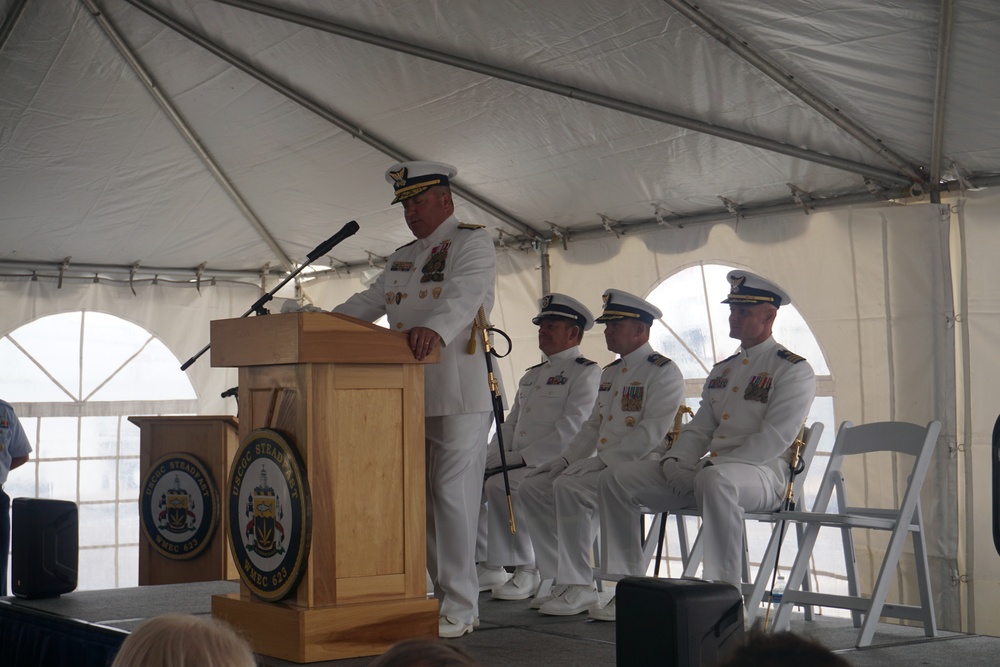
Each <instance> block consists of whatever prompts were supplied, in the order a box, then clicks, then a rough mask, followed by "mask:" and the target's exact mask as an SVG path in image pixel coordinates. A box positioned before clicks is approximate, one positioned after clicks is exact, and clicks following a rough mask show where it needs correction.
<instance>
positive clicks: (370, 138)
mask: <svg viewBox="0 0 1000 667" xmlns="http://www.w3.org/2000/svg"><path fill="white" fill-rule="evenodd" d="M84 1H87V0H84ZM126 2H128V3H129V4H131V5H132V6H134V7H136V8H138V9H140V10H142V11H143V12H145V13H146V14H148V15H149V16H151V17H153V18H154V19H156V20H157V21H159V22H160V23H162V24H163V25H164V26H166V27H167V28H170V29H171V30H173V31H174V32H176V33H178V34H179V35H181V36H183V37H185V38H187V39H188V40H190V41H192V42H194V43H195V44H197V45H198V46H200V47H202V48H203V49H205V50H206V51H208V52H210V53H212V54H213V55H215V56H216V57H218V58H220V59H222V60H224V61H225V62H227V63H229V64H230V65H232V66H233V67H235V68H237V69H239V70H240V71H242V72H244V73H245V74H248V75H250V76H252V77H253V78H255V79H256V80H257V81H259V82H260V83H262V84H264V85H265V86H268V87H269V88H271V89H272V90H274V91H276V92H277V93H279V94H281V95H283V96H285V97H286V98H288V99H290V100H292V101H293V102H295V103H297V104H299V105H301V106H302V107H305V108H306V109H308V110H309V111H312V112H313V113H314V114H316V115H317V116H319V117H320V118H322V119H323V120H325V121H327V122H329V123H331V124H333V125H335V126H337V127H338V128H340V129H341V130H343V131H344V132H346V133H347V134H349V135H351V136H352V137H354V138H355V139H357V140H359V141H361V142H363V143H365V144H367V145H368V146H371V147H372V148H374V149H375V150H377V151H379V152H380V153H382V154H383V155H387V156H389V157H391V158H392V159H393V160H398V161H400V162H405V161H408V160H413V159H415V158H413V157H411V156H409V155H407V154H406V153H405V152H403V151H401V150H400V149H398V148H396V147H395V146H392V145H391V144H389V143H388V142H386V141H384V140H382V139H380V138H378V137H377V136H376V135H374V134H372V133H371V132H368V131H366V130H364V129H362V128H361V127H360V126H358V125H357V124H355V123H353V122H351V121H350V120H348V119H347V118H344V117H343V116H341V115H339V114H337V113H335V112H334V111H333V110H331V109H328V108H327V107H325V106H323V105H322V104H320V103H319V102H317V101H316V100H314V99H312V98H311V97H309V96H308V95H306V94H305V93H302V92H300V91H298V90H296V89H294V88H292V87H291V86H289V85H287V84H286V83H284V82H282V81H279V80H278V79H277V78H276V77H274V76H272V75H271V74H268V73H267V72H264V71H263V70H261V69H260V68H259V67H256V66H255V65H252V64H250V63H248V62H246V61H245V60H243V59H241V58H240V57H238V56H237V55H235V54H234V53H232V52H230V51H229V50H227V49H225V48H223V47H222V46H220V45H219V44H217V43H215V42H214V41H212V40H211V39H209V38H208V37H205V36H204V35H202V34H200V33H199V32H197V31H195V30H194V29H193V28H190V27H189V26H187V25H185V24H183V23H181V22H180V21H179V20H177V19H175V18H173V17H171V16H169V15H167V14H166V13H164V12H163V11H162V10H160V9H158V8H156V7H153V6H151V5H149V4H148V3H147V2H145V0H126ZM451 189H452V190H453V191H454V192H455V193H457V194H458V195H459V196H461V197H462V198H463V199H465V200H466V201H468V202H469V203H471V204H472V205H474V206H475V207H477V208H479V209H481V210H483V211H485V212H487V213H489V214H490V215H492V216H493V217H495V218H497V219H498V220H500V221H502V222H503V223H505V224H507V225H509V226H511V227H512V228H514V229H515V230H517V231H518V232H521V233H523V234H527V235H528V236H530V237H531V238H535V237H536V236H538V235H539V232H538V230H536V229H534V228H532V227H531V226H530V225H529V224H528V223H526V222H524V221H523V220H519V219H518V218H516V217H515V216H513V215H511V214H510V213H509V212H507V211H505V210H504V209H502V208H501V207H499V206H497V205H496V204H494V203H492V202H490V201H489V200H487V199H485V198H484V197H481V196H480V195H477V194H476V193H475V192H472V191H471V190H468V189H466V188H464V187H462V186H461V185H459V184H457V183H452V184H451ZM289 270H291V269H289Z"/></svg>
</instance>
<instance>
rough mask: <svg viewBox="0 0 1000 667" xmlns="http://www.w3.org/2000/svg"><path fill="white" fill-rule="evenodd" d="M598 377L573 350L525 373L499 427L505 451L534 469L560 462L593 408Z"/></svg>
mask: <svg viewBox="0 0 1000 667" xmlns="http://www.w3.org/2000/svg"><path fill="white" fill-rule="evenodd" d="M600 375H601V369H600V367H599V366H598V365H597V363H596V362H593V361H590V360H588V359H585V358H584V357H582V356H580V348H579V347H577V346H574V347H571V348H569V349H567V350H563V351H562V352H557V353H556V354H553V355H552V356H551V357H548V358H547V359H546V360H545V361H543V362H542V363H540V364H538V365H537V366H532V367H531V368H529V369H528V370H527V372H526V373H525V374H524V375H523V376H522V377H521V382H520V384H519V385H518V388H517V396H516V397H515V398H514V404H513V406H511V409H510V413H509V414H508V415H507V418H506V420H505V421H504V423H503V426H502V427H501V428H502V433H503V443H504V448H505V449H506V450H507V451H508V452H517V453H519V454H520V455H521V456H522V457H523V458H524V462H525V464H526V465H528V466H532V467H534V466H538V465H541V464H542V463H545V462H546V461H550V460H552V459H554V458H556V457H557V456H560V455H561V454H562V453H563V451H565V449H566V447H567V446H569V443H570V441H571V440H572V439H573V436H575V435H576V434H577V432H578V431H579V430H580V426H581V425H582V424H583V421H584V420H585V419H586V418H587V415H588V414H590V411H591V409H592V408H593V407H594V400H595V399H596V398H597V386H598V383H599V382H600ZM496 439H497V438H496V436H493V442H491V443H490V447H491V449H492V448H494V447H496V446H497V444H496Z"/></svg>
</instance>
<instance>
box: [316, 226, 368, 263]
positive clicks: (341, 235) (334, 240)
mask: <svg viewBox="0 0 1000 667" xmlns="http://www.w3.org/2000/svg"><path fill="white" fill-rule="evenodd" d="M358 229H360V227H359V226H358V223H357V221H355V220H351V221H350V222H349V223H347V224H346V225H344V228H343V229H341V230H340V231H339V232H337V233H336V234H334V235H333V236H331V237H330V238H328V239H327V240H325V241H323V242H322V243H320V244H319V245H318V246H316V248H315V249H313V251H312V252H311V253H309V254H308V255H306V257H308V258H309V261H310V262H315V261H316V260H317V259H319V258H320V257H322V256H323V255H325V254H326V253H328V252H330V250H331V249H333V246H335V245H337V244H338V243H340V242H341V241H343V240H344V239H346V238H347V237H348V236H354V234H356V233H357V231H358Z"/></svg>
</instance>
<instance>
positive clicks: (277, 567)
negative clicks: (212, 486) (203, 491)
mask: <svg viewBox="0 0 1000 667" xmlns="http://www.w3.org/2000/svg"><path fill="white" fill-rule="evenodd" d="M227 494H228V502H227V503H226V507H227V510H226V511H227V516H228V518H229V546H230V550H231V551H232V554H233V559H234V561H235V562H236V567H237V569H238V570H239V572H240V578H241V579H242V580H243V583H244V584H246V585H247V587H248V588H249V589H250V590H251V591H252V592H253V593H254V594H255V595H257V596H258V597H260V598H262V599H264V600H268V601H271V602H274V601H277V600H281V599H283V598H285V597H287V596H288V595H290V594H291V592H292V591H293V590H295V586H296V584H298V582H299V579H300V577H301V576H302V573H303V571H304V569H305V565H306V560H307V557H308V555H309V541H310V536H311V533H312V525H311V518H312V513H311V503H310V497H309V486H308V480H307V478H306V475H305V468H304V467H303V465H302V462H301V460H300V458H299V453H298V450H296V449H295V447H294V446H293V445H292V444H291V443H290V442H288V440H286V439H285V437H284V436H283V435H281V434H280V433H278V432H277V431H274V430H271V429H264V428H261V429H257V430H255V431H252V432H251V433H250V434H249V435H247V437H246V438H244V439H243V442H242V443H241V444H240V448H239V450H238V451H237V453H236V458H235V459H234V460H233V465H232V467H231V468H230V471H229V484H228V486H227Z"/></svg>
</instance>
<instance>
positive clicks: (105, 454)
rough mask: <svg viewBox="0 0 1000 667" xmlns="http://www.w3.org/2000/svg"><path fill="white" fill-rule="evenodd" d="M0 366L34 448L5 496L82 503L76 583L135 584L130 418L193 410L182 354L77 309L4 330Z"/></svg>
mask: <svg viewBox="0 0 1000 667" xmlns="http://www.w3.org/2000/svg"><path fill="white" fill-rule="evenodd" d="M0 368H3V369H4V372H3V373H2V374H0V396H2V397H3V398H4V400H6V401H8V402H9V403H12V404H13V405H14V408H15V410H16V411H17V413H18V416H19V418H20V420H21V423H22V424H23V426H24V429H25V431H26V433H27V435H28V439H29V440H30V442H31V446H32V448H33V450H34V451H33V452H32V454H31V459H30V461H29V462H28V464H26V465H24V466H22V467H20V468H18V469H17V470H15V471H12V472H11V474H10V476H9V477H8V479H7V483H6V484H5V485H4V487H5V489H6V490H7V493H8V495H10V496H11V497H12V498H13V497H18V496H20V497H28V498H58V499H60V500H72V501H74V502H76V503H77V504H78V505H79V508H80V571H79V579H78V589H80V590H88V589H102V588H118V587H125V586H135V585H137V583H138V572H139V569H138V541H139V539H140V538H139V510H138V497H139V429H138V428H137V427H136V426H134V425H133V424H131V423H130V422H129V421H128V420H127V418H128V416H129V415H163V414H194V413H196V412H197V400H196V399H197V397H196V395H195V391H194V388H193V387H192V386H191V383H190V381H188V379H187V376H186V375H185V374H184V373H183V372H181V371H180V370H179V368H180V363H179V361H178V360H177V358H176V357H175V356H174V355H173V354H172V353H171V352H170V350H168V349H167V347H166V346H165V345H164V344H163V343H162V342H161V341H160V340H158V339H157V338H156V337H155V336H153V335H151V334H150V333H149V332H148V331H146V330H145V329H143V328H142V327H140V326H138V325H136V324H133V323H131V322H127V321H125V320H123V319H121V318H118V317H114V316H112V315H107V314H104V313H98V312H93V311H77V312H72V313H62V314H59V315H50V316H47V317H42V318H39V319H37V320H35V321H33V322H30V323H28V324H25V325H23V326H21V327H19V328H18V329H16V330H15V331H12V332H10V333H9V334H7V335H6V336H4V337H3V338H0Z"/></svg>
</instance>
